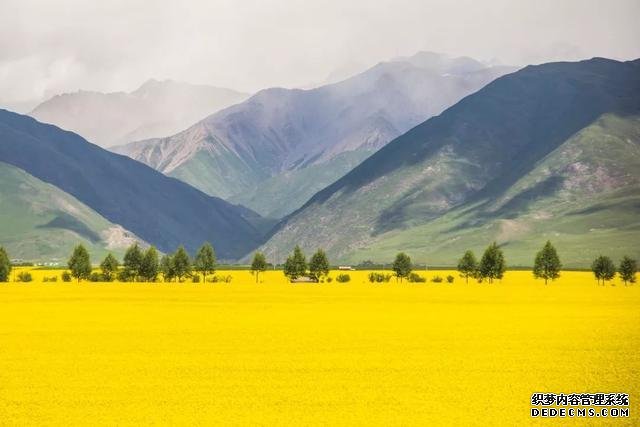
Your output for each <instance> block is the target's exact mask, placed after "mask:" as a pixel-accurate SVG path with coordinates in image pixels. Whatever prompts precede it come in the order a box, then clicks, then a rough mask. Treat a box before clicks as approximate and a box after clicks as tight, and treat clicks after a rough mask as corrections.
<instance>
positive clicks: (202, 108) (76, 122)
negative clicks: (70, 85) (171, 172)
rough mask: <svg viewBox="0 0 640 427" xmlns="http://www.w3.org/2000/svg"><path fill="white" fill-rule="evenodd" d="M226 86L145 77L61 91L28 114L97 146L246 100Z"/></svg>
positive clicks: (171, 129)
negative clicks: (101, 88) (134, 82)
mask: <svg viewBox="0 0 640 427" xmlns="http://www.w3.org/2000/svg"><path fill="white" fill-rule="evenodd" d="M247 97H248V95H247V94H244V93H240V92H236V91H234V90H231V89H224V88H218V87H214V86H207V85H194V84H188V83H182V82H176V81H172V80H164V81H158V80H154V79H151V80H148V81H147V82H146V83H144V84H143V85H142V86H140V87H139V88H138V89H136V90H134V91H133V92H129V93H127V92H113V93H102V92H91V91H84V90H82V91H78V92H75V93H65V94H61V95H57V96H54V97H53V98H51V99H49V100H47V101H45V102H43V103H41V104H39V105H38V106H37V107H35V108H34V109H33V111H31V112H30V113H29V115H30V116H32V117H34V118H36V119H38V120H39V121H41V122H45V123H51V124H54V125H56V126H59V127H61V128H63V129H66V130H71V131H73V132H76V133H78V134H79V135H81V136H83V137H84V138H85V139H87V140H89V141H91V142H92V143H94V144H97V145H100V146H102V147H110V146H113V145H118V144H124V143H127V142H131V141H136V140H139V139H146V138H154V137H160V136H165V135H171V134H174V133H176V132H178V131H181V130H183V129H185V128H187V127H188V126H191V125H192V124H194V123H196V122H197V121H199V120H201V119H203V118H204V117H206V116H208V115H210V114H212V113H213V112H215V111H218V110H220V109H222V108H225V107H228V106H230V105H233V104H236V103H238V102H241V101H243V100H245V99H246V98H247Z"/></svg>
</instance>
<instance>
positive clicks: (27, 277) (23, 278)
mask: <svg viewBox="0 0 640 427" xmlns="http://www.w3.org/2000/svg"><path fill="white" fill-rule="evenodd" d="M32 280H33V276H32V275H31V273H29V272H28V271H22V272H20V274H18V282H25V283H26V282H31V281H32Z"/></svg>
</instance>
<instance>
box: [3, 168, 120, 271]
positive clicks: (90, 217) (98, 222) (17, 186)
mask: <svg viewBox="0 0 640 427" xmlns="http://www.w3.org/2000/svg"><path fill="white" fill-rule="evenodd" d="M0 182H2V185H1V186H0V205H2V209H0V245H2V246H4V247H5V248H6V249H7V251H8V252H9V254H10V256H11V258H12V259H24V260H31V261H46V262H56V261H57V262H62V263H64V262H66V259H64V257H63V256H62V255H63V254H67V253H71V250H72V249H73V247H74V246H75V245H77V244H78V243H82V244H83V245H85V246H86V247H87V248H88V249H89V250H90V252H91V255H92V256H93V257H94V258H93V261H94V262H96V261H98V260H99V259H100V258H101V257H102V256H104V255H105V254H106V253H107V252H108V251H112V252H114V253H116V254H120V253H121V252H123V249H124V247H125V245H127V244H129V243H130V242H131V238H132V235H131V234H130V233H127V232H126V231H125V230H123V229H122V228H121V227H119V226H116V225H114V224H112V223H110V222H109V221H107V220H105V219H104V218H103V217H101V216H100V215H98V214H97V213H96V212H95V211H93V210H91V209H90V208H88V207H87V206H85V205H84V204H82V203H80V202H79V201H78V200H76V199H75V198H73V197H72V196H70V195H68V194H66V193H64V192H63V191H61V190H59V189H58V188H56V187H54V186H53V185H50V184H47V183H45V182H42V181H40V180H39V179H37V178H34V177H33V176H31V175H29V174H27V173H26V172H24V171H23V170H21V169H18V168H16V167H14V166H10V165H8V164H6V163H3V162H0Z"/></svg>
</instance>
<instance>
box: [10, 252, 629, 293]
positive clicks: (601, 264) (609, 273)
mask: <svg viewBox="0 0 640 427" xmlns="http://www.w3.org/2000/svg"><path fill="white" fill-rule="evenodd" d="M269 265H270V264H269V263H268V262H267V260H266V257H265V255H264V254H263V253H262V252H256V253H255V254H254V256H253V260H252V262H251V273H252V274H254V275H255V278H256V283H257V282H258V281H259V275H260V273H262V272H264V271H266V270H267V268H268V266H269ZM67 267H68V268H69V273H66V272H65V274H67V275H70V276H71V277H73V278H75V279H76V280H77V281H78V282H79V281H80V280H87V279H89V280H93V281H105V282H109V281H113V280H115V279H117V280H119V281H121V282H131V281H133V282H138V281H142V282H155V281H157V280H158V277H159V276H160V275H161V276H162V279H163V280H164V281H169V282H170V281H178V282H181V281H183V280H184V279H185V278H191V279H192V280H194V281H199V280H200V276H201V277H202V281H203V282H206V281H207V277H208V276H210V275H212V274H215V271H216V267H217V260H216V253H215V250H214V248H213V246H212V245H211V244H210V243H208V242H205V243H203V244H202V246H201V247H200V248H199V249H198V251H197V252H196V255H195V257H194V258H193V259H191V257H190V256H189V253H188V252H187V251H186V250H185V248H184V247H183V246H180V247H178V249H176V251H175V252H173V253H170V254H165V255H162V257H160V254H159V252H158V250H157V249H156V248H155V247H154V246H149V247H148V248H146V249H143V248H141V247H140V246H139V245H138V243H134V244H133V245H131V246H130V247H129V248H127V250H126V252H125V254H124V257H123V259H122V263H120V261H118V260H117V259H116V257H115V256H113V255H112V254H111V253H109V254H108V255H107V256H106V257H105V258H104V259H103V260H102V262H101V263H100V266H99V267H100V272H99V273H98V272H94V271H93V268H92V264H91V257H90V255H89V252H88V251H87V249H86V248H85V247H84V246H83V245H78V246H76V247H75V248H74V249H73V252H72V254H71V256H70V258H69V260H68V262H67ZM506 268H507V266H506V261H505V257H504V253H503V252H502V249H500V247H499V246H498V245H497V244H496V242H493V243H491V244H490V245H489V246H488V247H487V248H486V249H485V251H484V253H483V255H482V258H481V259H480V261H477V259H476V257H475V254H474V253H473V252H472V251H470V250H469V251H466V252H465V253H464V255H463V256H462V258H460V260H459V261H458V265H457V270H458V272H459V273H460V276H461V277H462V278H464V279H465V281H466V282H467V283H468V282H469V279H475V280H477V281H478V282H482V281H485V280H486V281H487V282H489V283H493V281H494V280H500V279H502V278H503V276H504V273H505V271H506ZM561 268H562V263H561V262H560V257H559V256H558V253H557V251H556V249H555V247H554V246H553V245H552V244H551V242H550V241H547V243H546V244H545V245H544V246H543V247H542V249H540V251H538V252H537V253H536V256H535V259H534V265H533V275H534V277H535V278H536V279H544V282H545V284H547V283H548V282H549V281H550V280H551V281H553V280H555V279H557V278H559V277H560V270H561ZM11 269H12V265H11V262H10V258H9V256H8V254H7V252H6V250H5V249H4V248H3V247H1V246H0V282H7V281H8V280H9V276H10V273H11ZM391 269H392V271H393V272H394V276H395V277H396V280H399V281H400V282H402V280H403V279H407V280H409V281H416V280H411V278H412V277H413V276H414V275H415V274H413V275H412V272H413V264H412V262H411V258H410V257H409V255H407V254H406V253H404V252H400V253H398V254H397V255H396V257H395V260H394V262H393V264H392V267H391ZM329 270H330V264H329V259H328V258H327V255H326V253H325V252H324V250H322V249H318V250H317V251H316V252H315V253H314V254H313V255H312V256H311V258H310V259H309V262H307V260H306V257H305V255H304V253H303V252H302V249H300V247H299V246H296V247H295V248H294V250H293V253H292V254H291V255H289V256H288V257H287V259H286V261H285V263H284V265H283V272H284V275H285V276H286V277H287V278H288V279H289V280H291V281H294V280H296V279H300V278H308V279H309V280H311V281H314V282H323V281H324V280H330V278H329V277H328V275H329ZM591 270H592V271H593V273H594V275H595V277H596V280H597V283H598V284H600V283H601V282H602V285H604V284H605V282H606V281H610V280H612V279H613V278H614V277H615V275H616V274H619V275H620V279H621V280H622V281H623V282H624V284H625V285H626V284H628V283H635V281H636V272H637V262H636V260H634V259H632V258H630V257H628V256H624V257H623V258H622V260H621V261H620V264H619V266H618V267H617V268H616V266H615V264H614V263H613V261H612V260H611V258H609V257H607V256H604V255H600V256H598V257H597V258H596V259H595V260H594V261H593V263H592V265H591ZM374 279H375V280H374V281H379V280H378V279H377V278H374ZM414 279H415V278H414ZM340 281H348V279H347V278H346V277H343V278H342V280H340ZM448 281H449V280H448ZM449 282H450V283H451V282H452V280H451V281H449Z"/></svg>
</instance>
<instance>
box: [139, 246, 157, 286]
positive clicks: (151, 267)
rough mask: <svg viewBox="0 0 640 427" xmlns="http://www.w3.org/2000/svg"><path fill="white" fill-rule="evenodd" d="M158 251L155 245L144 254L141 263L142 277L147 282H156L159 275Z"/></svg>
mask: <svg viewBox="0 0 640 427" xmlns="http://www.w3.org/2000/svg"><path fill="white" fill-rule="evenodd" d="M158 269H159V263H158V251H157V250H156V248H155V247H153V246H150V247H149V248H148V249H147V250H146V251H145V253H144V255H143V256H142V262H141V263H140V272H139V274H140V277H141V278H142V280H145V281H147V282H155V281H156V278H157V277H158Z"/></svg>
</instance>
